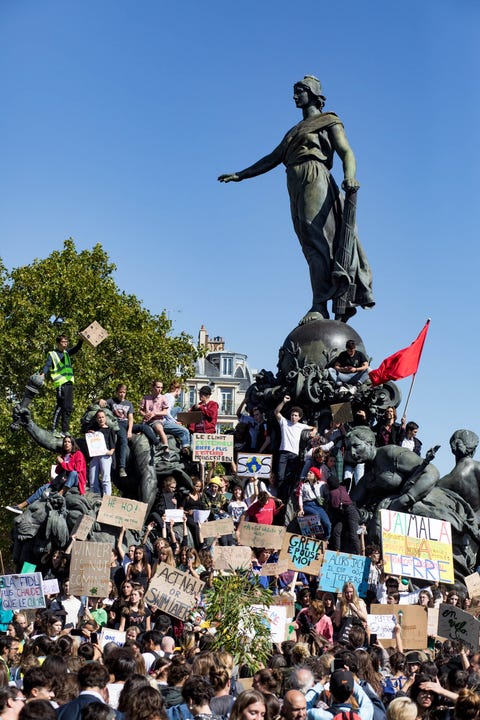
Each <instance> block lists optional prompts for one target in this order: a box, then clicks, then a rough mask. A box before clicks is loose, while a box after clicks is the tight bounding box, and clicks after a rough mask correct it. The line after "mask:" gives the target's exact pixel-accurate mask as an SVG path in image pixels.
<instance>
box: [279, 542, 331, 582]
mask: <svg viewBox="0 0 480 720" xmlns="http://www.w3.org/2000/svg"><path fill="white" fill-rule="evenodd" d="M326 547H327V544H326V543H325V542H324V541H323V540H319V539H318V538H312V537H305V536H304V535H296V534H295V533H288V532H287V533H285V537H284V540H283V545H282V549H281V552H280V557H279V561H280V562H281V561H283V560H285V559H286V560H287V562H288V565H287V567H288V569H289V570H299V571H302V572H305V573H309V574H310V575H317V574H318V572H319V571H320V567H321V565H322V562H323V556H324V554H325V550H326Z"/></svg>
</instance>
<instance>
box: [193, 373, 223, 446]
mask: <svg viewBox="0 0 480 720" xmlns="http://www.w3.org/2000/svg"><path fill="white" fill-rule="evenodd" d="M199 395H200V402H199V403H197V405H193V406H192V407H191V408H190V410H191V411H192V410H193V411H194V410H200V412H201V413H202V420H201V422H198V423H195V424H194V425H190V426H189V430H190V432H197V433H213V434H214V433H216V432H217V418H218V403H217V402H215V400H210V397H211V395H212V389H211V388H210V387H209V386H208V385H204V386H203V387H201V388H200V390H199Z"/></svg>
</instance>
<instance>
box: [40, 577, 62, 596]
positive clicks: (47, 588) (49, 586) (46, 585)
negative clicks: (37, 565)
mask: <svg viewBox="0 0 480 720" xmlns="http://www.w3.org/2000/svg"><path fill="white" fill-rule="evenodd" d="M42 584H43V594H44V595H56V594H57V593H58V592H60V588H59V587H58V580H57V578H51V579H50V580H44V581H43V583H42Z"/></svg>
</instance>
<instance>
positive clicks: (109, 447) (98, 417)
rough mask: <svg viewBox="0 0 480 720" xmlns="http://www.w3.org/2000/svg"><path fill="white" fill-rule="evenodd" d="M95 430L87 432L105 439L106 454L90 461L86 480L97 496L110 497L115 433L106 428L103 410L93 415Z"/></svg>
mask: <svg viewBox="0 0 480 720" xmlns="http://www.w3.org/2000/svg"><path fill="white" fill-rule="evenodd" d="M95 421H96V428H95V430H89V432H90V433H91V432H100V433H102V435H103V436H104V438H105V446H106V452H105V454H104V455H97V456H95V457H92V458H91V459H90V468H89V472H88V479H89V483H90V490H91V491H92V492H94V493H97V494H98V495H102V497H103V495H111V494H112V481H111V477H110V476H111V472H112V457H113V453H114V452H115V443H116V437H115V431H114V430H113V429H112V428H111V427H108V425H107V416H106V415H105V412H104V411H103V410H97V412H96V413H95ZM100 474H101V476H102V485H101V488H100Z"/></svg>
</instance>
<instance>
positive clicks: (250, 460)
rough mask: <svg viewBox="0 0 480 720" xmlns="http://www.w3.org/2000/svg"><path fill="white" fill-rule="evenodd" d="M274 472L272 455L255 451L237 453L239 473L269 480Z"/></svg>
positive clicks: (243, 475) (242, 475)
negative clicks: (255, 452) (258, 453)
mask: <svg viewBox="0 0 480 720" xmlns="http://www.w3.org/2000/svg"><path fill="white" fill-rule="evenodd" d="M271 474H272V456H271V455H255V454H253V453H238V454H237V475H239V476H240V477H253V476H255V477H257V478H258V479H259V480H268V479H269V478H270V475H271Z"/></svg>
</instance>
